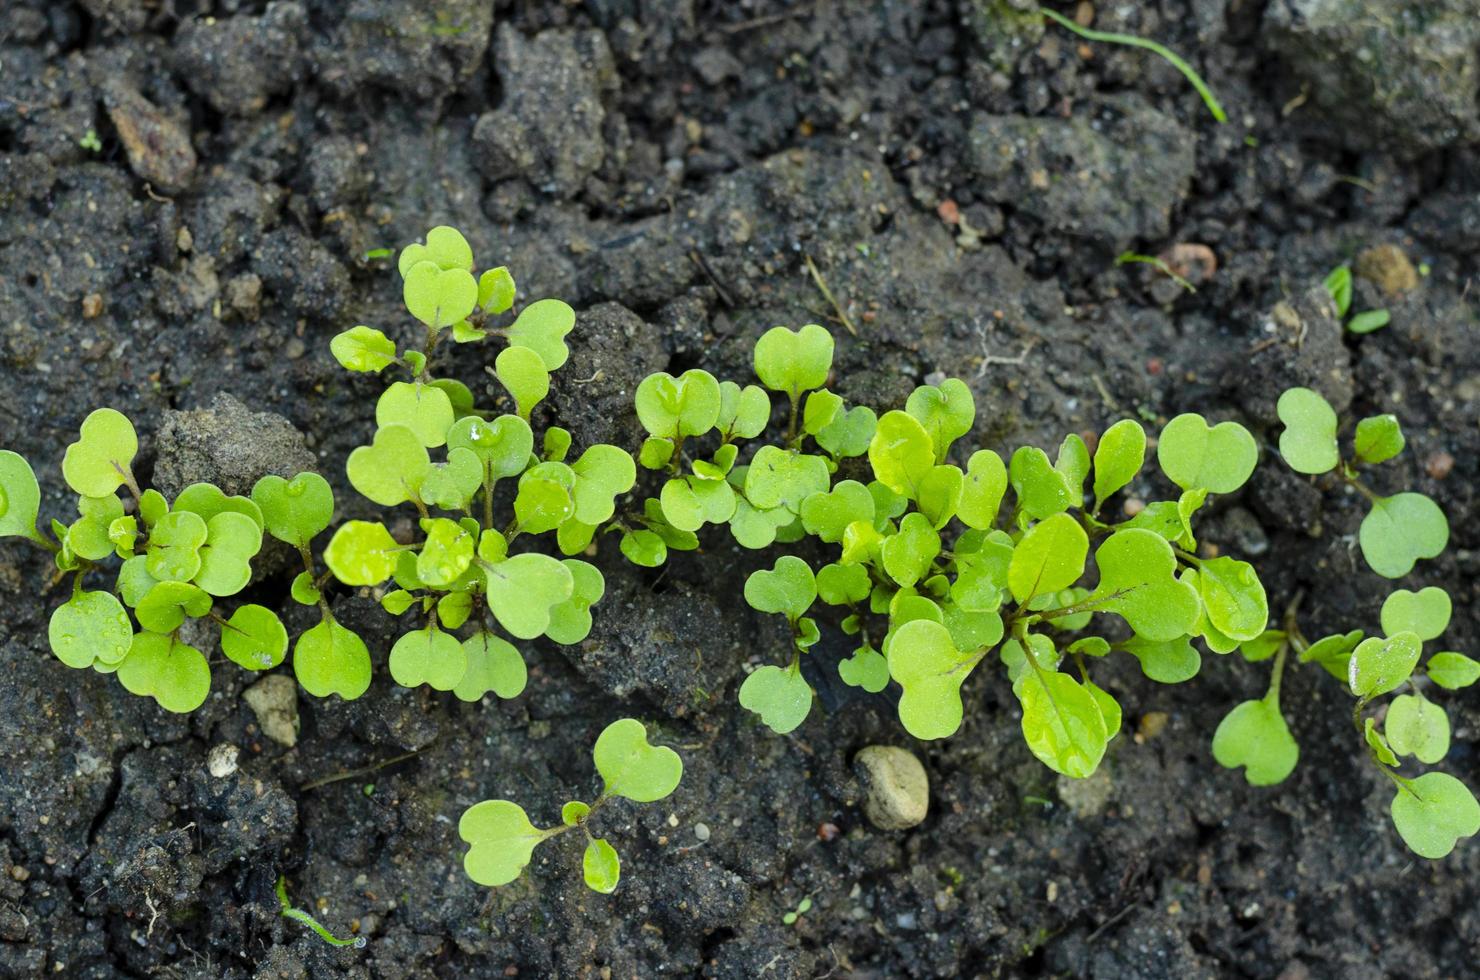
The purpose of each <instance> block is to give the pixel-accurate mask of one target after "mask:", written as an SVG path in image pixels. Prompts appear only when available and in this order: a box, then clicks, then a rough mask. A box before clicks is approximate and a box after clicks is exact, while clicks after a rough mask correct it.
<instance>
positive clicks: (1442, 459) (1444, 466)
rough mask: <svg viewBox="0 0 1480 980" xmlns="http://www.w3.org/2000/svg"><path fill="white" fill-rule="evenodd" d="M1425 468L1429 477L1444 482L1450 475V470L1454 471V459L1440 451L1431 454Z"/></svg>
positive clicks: (1424, 465)
mask: <svg viewBox="0 0 1480 980" xmlns="http://www.w3.org/2000/svg"><path fill="white" fill-rule="evenodd" d="M1423 468H1424V471H1425V472H1427V473H1428V474H1429V476H1431V477H1433V478H1434V479H1436V480H1442V479H1444V478H1445V477H1446V476H1448V475H1449V471H1450V470H1452V469H1454V457H1453V456H1451V455H1449V454H1448V453H1446V452H1445V451H1444V450H1442V449H1440V450H1439V451H1437V452H1432V453H1429V456H1428V458H1427V459H1425V460H1424V461H1423Z"/></svg>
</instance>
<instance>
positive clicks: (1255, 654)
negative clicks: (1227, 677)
mask: <svg viewBox="0 0 1480 980" xmlns="http://www.w3.org/2000/svg"><path fill="white" fill-rule="evenodd" d="M1199 584H1201V583H1199ZM1288 642H1289V638H1288V637H1287V636H1286V634H1285V631H1284V630H1265V631H1264V632H1262V633H1260V634H1259V635H1258V636H1256V637H1254V638H1253V639H1252V640H1244V641H1243V642H1241V643H1240V644H1239V645H1238V652H1239V653H1241V654H1243V658H1244V659H1245V660H1247V661H1248V662H1249V663H1251V664H1257V663H1261V662H1263V661H1265V660H1268V659H1269V658H1270V657H1273V656H1274V655H1275V654H1276V653H1278V652H1279V650H1280V648H1281V647H1283V646H1285V645H1286V644H1287V643H1288Z"/></svg>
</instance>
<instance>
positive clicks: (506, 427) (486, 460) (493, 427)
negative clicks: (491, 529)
mask: <svg viewBox="0 0 1480 980" xmlns="http://www.w3.org/2000/svg"><path fill="white" fill-rule="evenodd" d="M447 448H448V450H449V452H450V451H455V450H458V449H466V450H469V451H470V452H472V453H473V455H475V456H477V457H478V459H479V460H480V461H482V463H483V465H484V467H485V470H486V472H485V479H486V480H487V481H488V482H492V481H494V480H501V479H504V478H506V477H511V476H518V475H519V474H520V473H523V472H524V470H525V467H527V466H529V457H530V454H531V453H533V452H534V432H533V431H532V430H531V429H530V428H529V423H528V422H526V421H525V420H524V419H521V418H520V417H519V416H517V415H500V416H499V417H498V418H496V419H493V420H492V421H485V420H484V419H480V418H478V417H476V416H471V415H470V416H468V417H467V418H464V419H459V420H458V421H457V423H456V424H454V425H453V427H452V429H451V431H449V432H448V433H447ZM377 503H379V501H377Z"/></svg>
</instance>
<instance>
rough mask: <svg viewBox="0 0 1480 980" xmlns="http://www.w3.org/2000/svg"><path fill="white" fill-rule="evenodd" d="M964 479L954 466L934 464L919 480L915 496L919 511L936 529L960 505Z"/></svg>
mask: <svg viewBox="0 0 1480 980" xmlns="http://www.w3.org/2000/svg"><path fill="white" fill-rule="evenodd" d="M963 490H964V479H963V477H962V475H961V470H960V469H958V468H957V467H955V466H951V465H944V466H936V467H934V468H933V469H931V471H930V472H929V473H926V474H925V478H924V479H923V480H921V481H920V487H919V491H918V494H917V496H916V502H917V504H918V505H919V508H920V513H921V514H923V515H924V516H925V517H926V518H927V519H928V520H929V521H930V525H931V526H932V527H934V528H935V529H936V530H939V529H940V528H943V527H945V526H946V524H947V523H949V522H950V520H951V518H952V517H954V516H955V514H956V510H957V508H958V507H960V506H961V495H962V491H963Z"/></svg>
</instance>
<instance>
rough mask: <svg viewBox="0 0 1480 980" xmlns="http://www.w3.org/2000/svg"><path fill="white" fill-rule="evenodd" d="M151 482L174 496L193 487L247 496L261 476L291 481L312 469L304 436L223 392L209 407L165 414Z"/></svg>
mask: <svg viewBox="0 0 1480 980" xmlns="http://www.w3.org/2000/svg"><path fill="white" fill-rule="evenodd" d="M158 444H159V456H158V462H157V463H156V464H155V468H154V483H155V485H156V486H157V487H159V489H160V490H161V491H163V492H164V493H165V494H166V495H167V496H170V497H174V496H175V495H176V494H178V493H179V492H180V491H181V490H183V489H185V488H186V487H188V486H190V485H191V484H192V483H214V484H215V485H216V486H218V487H220V488H221V489H222V490H223V491H224V492H226V493H227V494H246V493H251V491H252V486H253V485H254V484H255V483H256V482H257V481H258V480H259V479H261V478H262V477H263V476H266V475H267V474H269V473H276V474H277V475H278V476H281V477H284V478H289V479H291V478H292V477H294V476H297V475H298V474H299V473H301V472H304V471H306V470H312V469H315V468H316V467H317V462H318V461H317V460H316V459H315V458H314V455H313V453H311V452H309V451H308V448H307V447H306V446H305V445H304V442H303V434H302V433H301V432H299V431H298V430H297V429H295V428H293V424H292V423H291V422H289V421H288V420H287V419H285V418H283V417H282V416H281V415H274V414H273V413H271V412H253V411H249V410H248V409H247V407H246V406H245V405H243V404H242V403H241V402H239V401H237V400H236V399H235V398H233V397H231V396H230V395H228V394H225V393H224V392H223V393H221V394H218V395H217V396H216V398H215V400H214V401H212V402H211V405H210V407H209V408H204V409H197V410H196V411H193V412H175V411H171V412H166V413H165V419H164V423H163V424H162V425H161V426H160V428H159V437H158Z"/></svg>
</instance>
